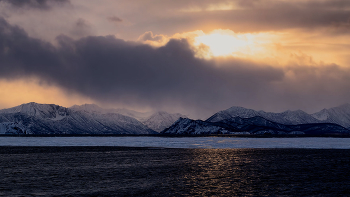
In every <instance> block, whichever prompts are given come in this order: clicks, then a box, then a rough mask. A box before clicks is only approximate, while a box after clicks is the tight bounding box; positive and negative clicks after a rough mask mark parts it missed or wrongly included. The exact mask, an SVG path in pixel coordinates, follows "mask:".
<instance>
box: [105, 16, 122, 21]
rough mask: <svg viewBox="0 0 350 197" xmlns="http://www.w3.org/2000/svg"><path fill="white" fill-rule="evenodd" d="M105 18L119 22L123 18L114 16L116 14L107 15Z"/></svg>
mask: <svg viewBox="0 0 350 197" xmlns="http://www.w3.org/2000/svg"><path fill="white" fill-rule="evenodd" d="M107 19H108V20H109V21H111V22H115V23H120V22H123V20H122V19H121V18H119V17H116V16H110V17H107Z"/></svg>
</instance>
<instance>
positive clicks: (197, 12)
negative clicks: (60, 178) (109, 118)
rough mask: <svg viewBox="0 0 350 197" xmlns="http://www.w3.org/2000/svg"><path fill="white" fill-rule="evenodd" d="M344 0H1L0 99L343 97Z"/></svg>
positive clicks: (268, 101)
mask: <svg viewBox="0 0 350 197" xmlns="http://www.w3.org/2000/svg"><path fill="white" fill-rule="evenodd" d="M349 51H350V1H348V0H295V1H287V0H176V1H173V0H133V1H129V0H99V1H95V0H94V1H93V0H0V109H2V108H9V107H13V106H16V105H20V104H22V103H28V102H37V103H48V104H49V103H54V104H58V105H61V106H65V107H70V106H72V105H74V104H84V103H95V104H98V105H100V106H102V107H108V108H109V107H112V108H128V109H133V110H137V111H159V110H162V111H167V112H173V113H175V112H176V113H182V114H185V115H187V116H189V117H191V118H195V119H197V118H201V119H205V118H208V117H209V116H210V115H212V114H214V113H215V112H217V111H220V110H224V109H227V108H230V107H232V106H241V107H246V108H251V109H255V110H265V111H272V112H282V111H285V110H297V109H301V110H304V111H306V112H308V113H313V112H316V111H319V110H321V109H323V108H330V107H335V106H338V105H342V104H345V103H350V53H349Z"/></svg>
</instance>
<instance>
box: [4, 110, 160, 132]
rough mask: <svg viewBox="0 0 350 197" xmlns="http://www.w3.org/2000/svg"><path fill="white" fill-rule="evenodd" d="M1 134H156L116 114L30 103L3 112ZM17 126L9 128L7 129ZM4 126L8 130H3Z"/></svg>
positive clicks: (135, 121)
mask: <svg viewBox="0 0 350 197" xmlns="http://www.w3.org/2000/svg"><path fill="white" fill-rule="evenodd" d="M0 123H1V124H2V126H1V128H2V130H1V132H2V133H21V132H15V131H14V130H13V129H11V128H15V127H16V128H21V130H22V131H23V132H24V131H25V133H28V134H155V133H156V132H155V131H153V130H152V129H149V128H148V127H146V126H145V125H143V124H142V123H141V122H139V121H138V120H136V119H134V118H131V117H127V116H123V115H121V114H115V113H93V112H89V111H84V110H82V111H78V110H73V109H68V108H65V107H61V106H58V105H54V104H38V103H27V104H23V105H20V106H17V107H13V108H9V109H4V110H0ZM12 124H14V125H16V124H17V125H18V126H13V127H10V126H7V125H12ZM4 125H5V126H4Z"/></svg>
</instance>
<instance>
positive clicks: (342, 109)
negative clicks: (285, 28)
mask: <svg viewBox="0 0 350 197" xmlns="http://www.w3.org/2000/svg"><path fill="white" fill-rule="evenodd" d="M312 116H313V117H314V118H316V119H318V120H320V121H322V122H330V123H335V124H339V125H341V126H343V127H346V128H350V104H344V105H340V106H338V107H333V108H330V109H323V110H321V111H319V112H317V113H314V114H312Z"/></svg>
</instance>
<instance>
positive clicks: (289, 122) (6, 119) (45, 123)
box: [0, 102, 350, 135]
mask: <svg viewBox="0 0 350 197" xmlns="http://www.w3.org/2000/svg"><path fill="white" fill-rule="evenodd" d="M349 129H350V104H345V105H341V106H338V107H334V108H330V109H323V110H321V111H319V112H317V113H313V114H308V113H306V112H304V111H301V110H297V111H289V110H288V111H285V112H282V113H273V112H265V111H256V110H252V109H246V108H243V107H231V108H229V109H227V110H223V111H220V112H217V113H215V114H214V115H212V116H211V117H210V118H208V119H207V120H192V119H189V118H188V117H186V116H185V115H182V114H179V113H174V114H171V113H167V112H155V113H149V112H147V113H144V112H137V111H132V110H128V109H105V108H101V107H99V106H97V105H94V104H84V105H74V106H72V107H70V108H65V107H62V106H59V105H55V104H38V103H34V102H31V103H26V104H22V105H19V106H16V107H12V108H8V109H2V110H0V134H2V135H6V134H12V135H13V134H16V135H17V134H19V135H46V134H48V135H56V134H59V135H64V134H70V135H72V134H73V135H80V134H81V135H94V134H130V135H147V134H153V135H154V134H159V135H216V134H233V135H241V134H242V135H265V134H272V135H328V134H336V135H350V130H349Z"/></svg>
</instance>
